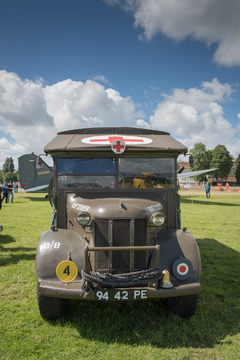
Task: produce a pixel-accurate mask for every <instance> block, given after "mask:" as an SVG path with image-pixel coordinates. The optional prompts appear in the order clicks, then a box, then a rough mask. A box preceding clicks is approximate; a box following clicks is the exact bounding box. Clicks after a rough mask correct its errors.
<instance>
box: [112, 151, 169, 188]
mask: <svg viewBox="0 0 240 360" xmlns="http://www.w3.org/2000/svg"><path fill="white" fill-rule="evenodd" d="M119 184H120V186H121V188H140V189H142V188H143V189H146V188H163V187H172V186H173V185H174V159H168V158H167V159H166V158H165V159H164V158H146V159H139V158H137V159H133V158H121V159H119Z"/></svg>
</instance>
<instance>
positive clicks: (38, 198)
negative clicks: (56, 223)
mask: <svg viewBox="0 0 240 360" xmlns="http://www.w3.org/2000/svg"><path fill="white" fill-rule="evenodd" d="M26 199H29V200H31V201H49V200H48V198H47V194H46V195H45V196H44V197H34V196H26Z"/></svg>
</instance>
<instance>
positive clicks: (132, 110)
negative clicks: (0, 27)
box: [0, 71, 240, 166]
mask: <svg viewBox="0 0 240 360" xmlns="http://www.w3.org/2000/svg"><path fill="white" fill-rule="evenodd" d="M233 92H234V90H233V89H232V87H231V86H230V85H229V84H222V83H220V82H219V81H218V80H217V79H213V80H212V81H210V82H203V83H202V84H201V86H200V87H199V88H191V89H188V90H184V89H174V90H173V91H172V93H171V94H168V95H165V96H164V100H163V101H162V102H160V103H159V104H158V106H157V107H156V109H155V111H154V110H153V114H152V116H151V117H150V121H147V120H145V117H144V114H143V113H141V112H139V111H138V110H137V109H138V106H137V105H136V104H135V103H134V102H133V101H132V99H131V98H130V97H122V96H121V94H120V93H119V92H118V91H117V90H114V89H112V88H105V87H104V86H103V85H101V84H99V83H97V82H96V81H93V80H87V81H86V82H80V81H73V80H71V79H67V80H64V81H60V82H58V83H56V84H53V85H51V86H50V85H46V84H45V83H44V82H43V81H36V82H34V81H30V80H21V79H20V78H19V77H18V75H17V74H14V73H9V72H7V71H0V166H1V165H2V163H3V162H4V160H5V158H6V157H7V156H12V157H13V158H14V159H16V158H17V156H19V155H22V154H24V153H31V152H33V151H34V152H35V153H37V154H39V153H42V152H43V148H44V146H45V145H46V144H47V143H48V142H49V141H50V140H51V139H52V138H53V137H54V136H55V135H56V133H57V132H58V131H62V130H67V129H73V128H82V127H83V128H84V127H97V126H117V127H118V126H136V127H144V128H149V127H152V128H155V129H159V130H165V131H170V132H171V134H172V135H173V136H176V137H178V138H179V140H180V141H182V142H183V143H184V144H186V145H187V146H188V147H189V148H191V147H192V146H193V144H194V143H195V142H198V141H200V142H203V143H204V144H206V146H207V147H208V148H210V149H212V148H213V147H214V146H215V145H217V144H219V143H222V144H224V145H226V146H227V148H228V149H229V150H230V152H231V153H232V154H233V155H234V156H237V155H238V153H239V148H240V136H239V135H240V125H239V126H238V127H236V128H233V127H232V125H231V123H230V122H229V121H228V120H227V119H226V118H225V117H224V111H223V104H224V102H226V101H230V100H231V96H232V94H233ZM238 117H239V119H240V113H239V115H238ZM15 164H17V163H15Z"/></svg>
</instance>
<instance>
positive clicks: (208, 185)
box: [205, 181, 211, 199]
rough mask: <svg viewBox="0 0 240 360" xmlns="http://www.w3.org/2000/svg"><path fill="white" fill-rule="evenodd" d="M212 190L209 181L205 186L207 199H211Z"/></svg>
mask: <svg viewBox="0 0 240 360" xmlns="http://www.w3.org/2000/svg"><path fill="white" fill-rule="evenodd" d="M210 190H211V185H210V184H209V182H208V181H207V183H206V184H205V192H206V199H210Z"/></svg>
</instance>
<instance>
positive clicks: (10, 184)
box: [8, 181, 14, 203]
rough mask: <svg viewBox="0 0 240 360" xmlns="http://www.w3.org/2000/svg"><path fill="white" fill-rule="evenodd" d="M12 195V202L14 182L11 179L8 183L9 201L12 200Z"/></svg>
mask: <svg viewBox="0 0 240 360" xmlns="http://www.w3.org/2000/svg"><path fill="white" fill-rule="evenodd" d="M10 195H11V202H12V203H13V198H14V195H13V182H12V181H10V183H9V184H8V201H9V200H10Z"/></svg>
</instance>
